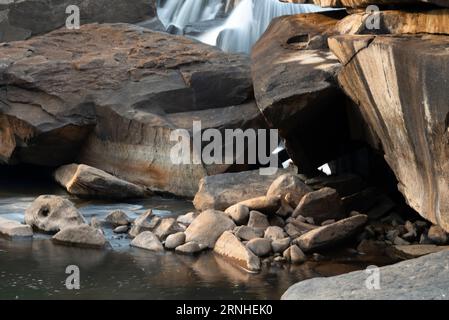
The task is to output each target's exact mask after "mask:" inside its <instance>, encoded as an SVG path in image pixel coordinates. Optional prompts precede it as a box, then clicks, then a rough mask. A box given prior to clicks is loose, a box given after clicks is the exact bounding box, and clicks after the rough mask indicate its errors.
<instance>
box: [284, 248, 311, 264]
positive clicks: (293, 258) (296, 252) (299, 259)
mask: <svg viewBox="0 0 449 320" xmlns="http://www.w3.org/2000/svg"><path fill="white" fill-rule="evenodd" d="M289 251H290V252H289V254H288V255H289V257H290V262H291V263H293V264H301V263H304V262H306V261H307V256H306V255H305V254H304V252H302V250H301V249H300V248H299V247H298V246H297V245H292V246H291V247H290V248H289Z"/></svg>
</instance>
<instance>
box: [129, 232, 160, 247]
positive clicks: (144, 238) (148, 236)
mask: <svg viewBox="0 0 449 320" xmlns="http://www.w3.org/2000/svg"><path fill="white" fill-rule="evenodd" d="M130 246H132V247H136V248H141V249H145V250H149V251H164V247H163V246H162V243H161V242H160V241H159V239H158V237H157V236H156V235H155V234H154V233H152V232H151V231H144V232H142V233H140V234H139V235H137V236H136V237H135V238H134V239H133V241H131V243H130Z"/></svg>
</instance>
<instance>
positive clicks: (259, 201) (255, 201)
mask: <svg viewBox="0 0 449 320" xmlns="http://www.w3.org/2000/svg"><path fill="white" fill-rule="evenodd" d="M280 200H281V198H280V197H279V196H274V197H267V196H262V197H257V198H252V199H248V200H245V201H241V202H239V204H240V205H243V206H245V207H247V208H248V209H249V210H251V211H260V212H263V213H266V214H270V213H275V212H276V211H277V210H278V208H279V206H280Z"/></svg>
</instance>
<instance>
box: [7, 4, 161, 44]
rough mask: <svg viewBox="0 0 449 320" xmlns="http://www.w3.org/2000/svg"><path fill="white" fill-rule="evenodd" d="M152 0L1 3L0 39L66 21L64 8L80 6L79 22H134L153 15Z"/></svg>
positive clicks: (45, 29)
mask: <svg viewBox="0 0 449 320" xmlns="http://www.w3.org/2000/svg"><path fill="white" fill-rule="evenodd" d="M155 4H156V2H155V1H154V0H134V1H128V0H70V1H68V0H58V1H56V0H50V1H48V0H24V1H3V2H2V3H1V6H0V42H5V41H13V40H22V39H26V38H28V37H30V36H32V35H36V34H41V33H45V32H48V31H51V30H54V29H57V28H59V27H62V26H63V25H65V22H66V19H67V17H68V16H69V14H67V13H66V8H67V7H68V6H69V5H76V6H78V7H79V9H80V20H81V21H80V22H81V23H82V24H84V23H92V22H99V23H104V22H128V23H134V22H138V21H141V20H144V19H147V18H148V17H152V16H155V15H156V6H155Z"/></svg>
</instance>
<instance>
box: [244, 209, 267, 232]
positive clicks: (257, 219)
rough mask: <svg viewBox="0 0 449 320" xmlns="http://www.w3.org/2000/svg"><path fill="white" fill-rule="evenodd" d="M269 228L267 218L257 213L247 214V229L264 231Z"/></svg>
mask: <svg viewBox="0 0 449 320" xmlns="http://www.w3.org/2000/svg"><path fill="white" fill-rule="evenodd" d="M269 226H270V223H269V222H268V218H267V216H266V215H264V214H263V213H261V212H258V211H251V212H250V213H249V220H248V227H251V228H254V229H261V230H264V231H265V229H267V228H268V227H269Z"/></svg>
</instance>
